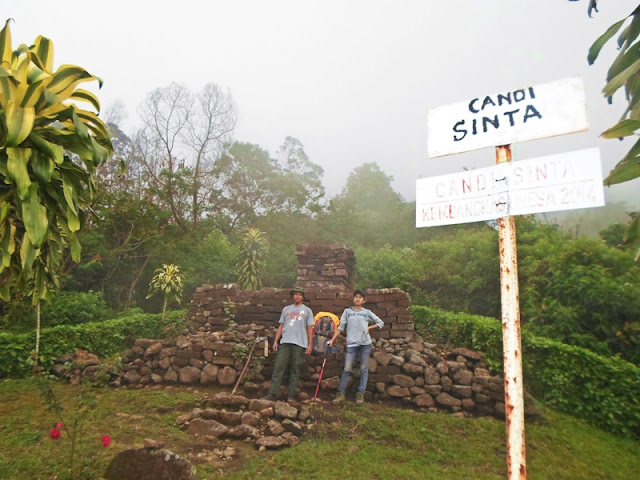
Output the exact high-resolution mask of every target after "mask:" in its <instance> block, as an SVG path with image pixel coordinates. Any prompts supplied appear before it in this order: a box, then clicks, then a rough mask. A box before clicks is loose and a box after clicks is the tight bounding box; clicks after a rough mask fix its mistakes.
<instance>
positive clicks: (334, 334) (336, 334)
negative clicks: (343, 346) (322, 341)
mask: <svg viewBox="0 0 640 480" xmlns="http://www.w3.org/2000/svg"><path fill="white" fill-rule="evenodd" d="M339 336H340V330H339V329H337V328H336V331H335V332H333V337H331V340H329V346H330V347H333V344H334V343H336V340H337V339H338V337H339Z"/></svg>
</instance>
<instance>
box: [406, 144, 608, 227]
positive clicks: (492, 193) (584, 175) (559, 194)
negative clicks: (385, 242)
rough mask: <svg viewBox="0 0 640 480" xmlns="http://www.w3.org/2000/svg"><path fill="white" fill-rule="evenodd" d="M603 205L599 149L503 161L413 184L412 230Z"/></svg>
mask: <svg viewBox="0 0 640 480" xmlns="http://www.w3.org/2000/svg"><path fill="white" fill-rule="evenodd" d="M602 205H604V191H603V187H602V170H601V166H600V150H599V149H597V148H591V149H587V150H579V151H576V152H569V153H562V154H559V155H550V156H548V157H540V158H534V159H531V160H520V161H517V162H505V163H500V164H498V165H495V166H493V167H489V168H481V169H478V170H471V171H468V172H461V173H454V174H450V175H442V176H439V177H431V178H422V179H420V180H417V182H416V227H433V226H437V225H452V224H456V223H468V222H481V221H486V220H494V219H496V218H500V217H506V216H509V215H528V214H532V213H540V212H552V211H558V210H574V209H577V208H589V207H601V206H602Z"/></svg>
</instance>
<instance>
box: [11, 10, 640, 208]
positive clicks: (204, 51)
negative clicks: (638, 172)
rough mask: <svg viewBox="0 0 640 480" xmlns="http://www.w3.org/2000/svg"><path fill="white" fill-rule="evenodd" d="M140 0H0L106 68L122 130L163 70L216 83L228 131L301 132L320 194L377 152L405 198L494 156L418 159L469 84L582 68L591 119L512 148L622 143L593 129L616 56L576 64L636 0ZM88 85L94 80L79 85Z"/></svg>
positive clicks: (607, 149) (16, 30)
mask: <svg viewBox="0 0 640 480" xmlns="http://www.w3.org/2000/svg"><path fill="white" fill-rule="evenodd" d="M587 4H588V2H587V1H586V0H585V1H579V2H569V1H562V0H561V1H559V0H541V1H537V2H513V1H510V0H490V1H484V2H477V1H473V0H459V1H449V2H435V1H403V2H391V1H380V0H375V1H356V0H354V1H349V2H338V1H331V0H330V1H324V2H311V1H288V0H277V1H269V2H264V1H233V2H231V1H207V2H205V1H190V0H187V1H183V2H169V1H164V0H161V1H136V2H130V1H129V2H125V1H121V0H114V1H110V2H108V3H98V2H87V1H76V0H71V1H68V2H66V3H65V8H64V9H59V8H58V7H57V6H56V5H55V4H52V3H50V2H44V1H37V0H27V1H20V2H15V1H12V2H7V1H3V2H2V7H3V8H2V11H3V13H4V16H5V17H6V18H9V17H11V18H13V19H14V21H15V22H14V23H13V24H12V26H11V28H12V32H13V41H14V43H15V44H16V45H17V44H19V43H30V42H32V41H33V40H34V39H35V37H36V36H37V35H39V34H42V35H44V36H47V37H49V38H51V39H52V40H53V42H54V44H55V47H56V57H55V65H61V64H64V63H74V64H80V65H82V66H84V67H85V68H87V69H88V70H89V71H90V72H91V73H92V74H94V75H97V76H99V77H101V78H102V79H103V80H104V86H103V88H102V90H101V91H100V94H99V96H100V99H101V101H102V106H103V111H105V110H107V109H108V108H109V107H110V106H111V105H113V104H114V102H116V101H121V102H122V104H123V105H124V107H125V110H126V116H125V117H124V119H123V120H122V121H121V128H122V130H124V131H125V132H127V133H129V132H133V131H134V130H136V129H137V128H139V127H140V123H141V122H140V119H139V116H138V114H137V109H138V106H139V105H140V104H141V102H142V101H143V100H144V98H145V96H146V95H147V94H148V93H150V92H151V91H152V90H154V89H156V88H158V87H165V86H167V85H169V84H170V83H171V82H179V83H182V84H184V85H185V86H186V87H187V88H189V89H191V90H192V91H198V90H200V89H201V88H202V87H203V86H204V85H205V84H206V83H208V82H215V83H217V84H218V85H220V86H221V87H223V88H228V89H229V91H230V92H231V94H232V96H233V98H234V99H235V101H236V104H237V108H238V123H237V125H236V128H235V131H234V138H235V139H236V140H238V141H244V142H251V143H255V144H258V145H260V146H261V147H262V148H265V149H267V150H269V152H270V153H272V154H273V153H275V152H276V150H277V148H278V146H279V145H281V144H282V143H283V141H284V139H285V137H287V136H292V137H295V138H297V139H299V140H300V141H301V142H302V144H303V145H304V148H305V152H306V153H307V155H308V156H309V159H310V160H311V161H312V162H314V163H316V164H318V165H320V166H321V167H322V168H323V169H324V177H323V183H324V184H325V189H326V192H327V195H328V196H329V197H331V196H334V195H336V194H338V193H340V192H341V190H342V188H343V187H344V184H345V180H346V177H347V175H348V173H349V172H350V171H351V170H352V169H353V168H355V167H358V166H360V165H362V164H363V163H365V162H375V163H377V164H378V165H379V166H380V168H381V169H382V170H383V171H384V172H385V173H386V174H388V175H390V176H392V177H393V179H394V181H393V183H392V185H393V188H394V189H396V191H398V192H399V193H400V194H401V195H402V197H403V198H404V199H405V200H407V201H413V200H415V181H416V179H418V178H422V177H429V176H434V175H441V174H445V173H453V172H458V171H461V170H462V169H465V168H466V169H474V168H481V167H486V166H490V165H492V164H493V163H494V162H495V160H494V153H493V150H492V149H490V148H489V149H483V150H479V151H475V152H469V153H465V154H459V155H454V156H449V157H444V158H438V159H433V160H430V159H428V158H427V154H426V152H427V124H426V122H427V109H428V108H431V107H435V106H440V105H446V104H449V103H454V102H458V101H462V100H467V99H470V98H474V97H476V96H480V95H486V94H491V93H495V92H501V91H506V90H512V89H515V88H520V87H523V86H528V85H535V84H539V83H543V82H549V81H553V80H557V79H561V78H566V77H570V76H575V75H581V76H582V77H583V78H584V82H585V86H586V92H587V108H588V112H589V121H590V130H589V131H588V132H584V133H579V134H573V135H569V136H564V137H557V138H550V139H545V140H538V141H533V142H526V143H522V144H518V145H514V146H513V152H514V159H515V160H518V159H525V158H534V157H537V156H542V155H550V154H555V153H561V152H564V151H571V150H578V149H582V148H588V147H594V146H598V147H600V149H601V152H602V161H603V174H604V175H606V173H607V172H608V171H609V170H610V169H611V168H612V167H613V166H614V165H615V164H616V163H617V162H618V161H619V159H620V158H621V157H622V155H623V154H624V153H625V152H626V151H627V150H628V148H629V147H630V145H631V144H630V142H631V141H632V140H631V139H629V138H627V139H626V141H624V142H620V141H616V140H604V139H601V138H599V134H600V133H601V132H602V131H604V130H605V129H606V128H608V127H609V126H611V125H613V124H614V123H615V122H616V121H617V119H618V118H619V116H620V115H621V113H622V111H623V109H624V107H625V103H626V102H625V99H624V98H623V97H622V95H618V96H617V97H616V98H615V99H614V103H613V105H609V104H608V103H607V102H606V99H605V98H603V96H602V94H601V93H600V92H601V89H602V87H603V86H604V83H605V75H606V70H607V68H608V66H609V65H610V63H611V61H612V59H613V57H614V55H615V54H616V51H615V47H614V45H613V42H611V44H609V45H607V46H606V48H605V49H604V50H603V52H602V53H601V56H600V58H599V59H598V61H597V62H596V64H595V65H594V66H591V67H590V66H588V64H587V61H586V55H587V50H588V48H589V46H590V45H591V43H592V42H593V41H594V40H595V39H596V38H597V37H598V36H599V35H601V34H602V33H603V32H604V31H605V30H606V28H608V27H609V25H611V24H612V23H614V22H615V21H617V20H619V19H621V18H623V17H624V16H626V15H628V14H629V13H630V12H631V11H632V9H633V8H635V6H636V5H637V1H635V0H633V1H632V0H618V1H616V2H600V12H599V13H597V14H594V17H593V18H589V17H588V15H587ZM89 88H90V87H89ZM639 188H640V182H638V180H636V181H634V182H629V183H626V184H623V185H620V186H615V187H611V188H608V189H606V196H607V199H608V202H621V201H626V202H627V203H628V204H629V206H630V207H631V206H634V208H637V205H638V202H639V201H640V195H638V194H637V193H638V189H639Z"/></svg>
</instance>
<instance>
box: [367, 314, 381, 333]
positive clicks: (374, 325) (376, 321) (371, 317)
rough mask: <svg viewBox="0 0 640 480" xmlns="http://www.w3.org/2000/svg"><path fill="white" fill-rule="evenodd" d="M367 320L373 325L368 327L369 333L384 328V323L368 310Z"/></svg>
mask: <svg viewBox="0 0 640 480" xmlns="http://www.w3.org/2000/svg"><path fill="white" fill-rule="evenodd" d="M369 318H370V319H371V320H373V322H374V323H373V325H370V326H369V328H368V329H367V330H368V331H369V332H370V331H371V330H373V329H374V328H377V329H378V330H382V327H384V322H383V321H382V320H380V317H378V316H377V315H376V314H375V313H373V312H372V311H371V310H369Z"/></svg>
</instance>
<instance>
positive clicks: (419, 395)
mask: <svg viewBox="0 0 640 480" xmlns="http://www.w3.org/2000/svg"><path fill="white" fill-rule="evenodd" d="M296 256H297V258H298V278H297V285H299V286H302V287H303V288H304V289H305V293H306V297H307V300H306V302H305V303H307V305H308V306H309V307H310V308H311V309H312V311H313V312H314V314H317V313H319V312H321V311H322V312H330V313H333V314H335V315H338V316H340V315H341V314H342V311H343V310H344V309H345V308H346V307H349V306H351V305H352V300H353V298H352V295H353V287H354V284H355V281H354V272H355V264H356V263H355V255H354V252H353V250H352V249H350V248H347V247H346V246H345V245H342V244H331V245H323V244H306V245H298V247H297V251H296ZM366 294H367V303H366V306H367V308H369V309H371V310H372V311H374V312H375V313H376V314H377V315H378V316H379V317H380V318H381V319H382V321H383V322H384V328H383V329H382V330H380V331H375V330H374V331H373V332H372V337H373V350H372V356H371V358H370V359H369V382H368V385H367V393H366V395H365V398H366V399H367V401H371V400H373V401H385V402H392V401H395V402H400V403H401V404H403V405H405V406H407V407H409V408H415V409H417V410H420V411H424V412H445V413H451V414H453V415H456V416H462V417H494V418H504V416H505V406H504V382H503V379H502V377H501V376H498V375H491V374H490V373H489V370H488V369H487V365H486V363H485V362H484V360H483V358H482V355H481V354H480V353H477V352H473V351H471V350H468V349H466V348H456V349H452V350H448V351H443V350H442V349H441V348H439V347H438V345H435V344H433V343H430V342H428V341H426V340H425V339H424V338H423V337H422V336H420V335H419V334H418V333H417V332H415V331H414V323H413V316H412V313H411V299H410V298H409V295H408V294H407V293H406V292H403V291H402V290H400V289H397V288H388V289H378V290H376V289H368V290H366ZM290 302H291V299H290V288H285V289H274V288H264V289H262V290H258V291H252V290H242V289H240V287H239V286H238V285H236V284H220V285H202V286H201V287H199V288H198V289H197V290H196V292H195V294H194V296H193V300H192V301H191V306H190V308H189V311H188V319H187V325H188V327H187V328H186V329H185V331H184V332H182V333H183V334H182V335H180V336H178V337H177V338H171V339H165V340H153V339H138V340H136V341H135V344H134V346H133V348H131V349H129V350H128V351H127V353H126V354H125V355H124V357H123V359H122V360H123V366H122V371H121V372H120V374H119V375H118V376H117V378H115V379H114V380H113V381H112V385H114V386H117V387H121V388H129V389H143V388H149V389H158V388H167V389H170V388H172V385H176V384H180V385H185V386H192V387H194V386H207V385H217V386H221V387H224V388H228V389H229V390H230V392H229V391H222V392H220V393H217V394H215V395H213V396H211V397H210V396H209V394H208V393H206V390H205V392H204V393H201V396H202V398H201V401H200V402H199V406H198V407H197V408H193V409H192V411H190V412H187V413H183V414H180V415H179V416H178V417H177V418H176V425H177V426H178V427H179V428H181V429H185V430H187V431H188V432H189V433H190V434H191V435H192V436H194V437H196V438H198V439H199V441H204V442H205V443H206V444H207V445H209V447H210V448H209V449H208V450H204V451H199V452H198V453H192V454H187V457H188V458H190V460H192V461H194V462H195V463H200V462H209V463H214V464H220V465H222V464H223V463H224V462H225V461H228V460H229V459H231V458H233V456H234V455H235V454H236V450H235V448H234V447H233V446H232V445H233V443H232V442H233V441H243V440H252V441H254V443H255V447H256V448H257V449H259V450H261V451H262V450H266V449H276V448H281V447H287V446H292V445H296V444H297V443H298V442H299V441H300V437H301V435H303V434H304V433H305V432H306V431H307V429H308V428H311V427H312V425H311V424H312V423H313V421H314V419H315V413H314V412H315V410H314V409H313V408H312V407H311V405H309V404H310V399H311V397H312V396H313V394H314V392H315V390H316V387H317V385H318V380H319V379H320V371H321V365H322V362H323V360H324V357H322V356H320V357H314V356H306V365H303V366H302V368H301V372H300V377H301V379H300V380H301V382H300V388H301V391H300V392H299V393H298V395H297V401H294V402H283V401H277V402H273V401H268V400H262V399H260V398H259V397H261V396H262V395H264V394H265V393H266V391H267V388H268V385H269V380H270V378H271V373H272V371H273V364H274V359H275V354H274V353H273V352H271V351H270V348H271V344H272V342H273V338H274V337H275V332H276V329H277V326H278V320H279V318H280V313H281V311H282V308H283V307H284V306H286V305H288V304H289V303H290ZM341 338H342V340H343V339H344V337H341ZM265 339H266V340H265ZM252 347H253V349H252ZM250 351H251V352H252V357H251V362H250V363H249V362H247V358H248V356H249V352H250ZM65 362H66V363H65ZM97 364H98V359H97V357H95V355H92V354H88V353H86V352H82V354H79V353H78V352H76V354H75V357H74V355H73V354H69V355H66V356H63V357H61V359H59V360H58V362H57V364H56V365H54V368H53V372H54V373H55V374H57V375H59V376H63V377H66V378H69V379H70V380H71V381H72V382H74V383H78V382H80V381H82V379H83V378H85V377H90V376H91V375H93V374H94V373H95V371H96V370H97V369H98V368H99V367H98V365H97ZM249 364H250V365H251V367H250V368H248V370H247V371H248V373H246V374H245V375H244V377H242V381H243V383H242V384H241V385H240V388H239V389H238V393H237V394H234V392H235V390H236V387H238V378H239V375H240V374H241V372H242V371H243V370H244V369H245V366H248V365H249ZM343 364H344V352H343V351H340V352H337V353H330V354H329V355H328V356H327V362H326V366H325V370H324V376H323V379H322V381H321V383H320V385H321V389H320V394H319V397H318V401H319V403H320V404H321V405H322V404H326V401H327V400H328V399H330V398H331V397H332V396H333V393H334V392H335V390H336V389H337V387H338V385H339V383H340V375H341V373H342V368H343ZM68 365H72V367H71V368H68ZM358 375H359V371H358V370H357V369H354V371H353V375H352V379H351V381H352V382H353V381H354V380H355V381H357V376H358ZM354 377H356V378H355V379H354ZM286 384H287V381H286V379H285V380H284V381H283V385H286ZM282 388H283V390H284V388H285V387H282ZM200 392H202V390H200ZM282 393H283V395H282V398H284V391H283V392H282ZM347 397H349V391H348V392H347ZM525 411H526V413H527V414H528V415H529V416H530V417H531V416H535V415H536V414H537V412H536V410H535V407H534V406H533V405H531V404H529V405H527V406H525ZM147 442H150V443H149V445H147ZM163 445H164V442H157V441H155V440H152V439H147V440H145V449H140V450H135V451H130V450H125V451H123V452H121V455H118V456H117V457H116V458H115V459H114V460H113V462H112V464H111V465H110V467H109V471H108V472H107V473H108V474H109V475H108V476H107V477H106V478H108V479H110V480H111V479H119V480H120V479H123V478H125V477H123V475H122V474H121V469H125V470H126V469H130V466H131V464H132V462H133V463H135V462H134V460H132V459H131V458H130V457H129V456H127V455H129V454H130V453H131V452H135V454H136V455H138V454H140V455H141V457H139V458H138V457H137V456H136V458H138V460H137V461H138V462H139V463H140V464H141V465H142V466H141V467H140V468H141V469H142V470H145V468H146V465H148V462H149V461H150V460H149V458H148V455H149V452H148V451H147V449H152V450H153V449H160V450H158V452H161V453H162V454H163V455H164V454H167V455H168V454H171V452H169V451H165V450H163V449H162V446H163ZM132 455H133V454H132ZM187 467H188V468H187ZM187 467H185V468H187V470H188V471H189V472H191V471H192V470H191V467H190V464H189V465H187ZM189 475H190V474H189ZM126 478H128V477H126ZM131 478H142V477H136V476H134V477H131ZM149 478H151V477H149ZM153 478H156V477H153ZM172 478H175V477H172ZM185 478H192V477H190V476H187V477H185Z"/></svg>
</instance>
